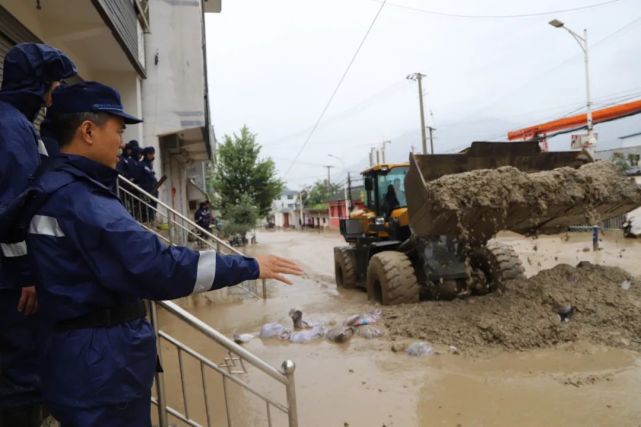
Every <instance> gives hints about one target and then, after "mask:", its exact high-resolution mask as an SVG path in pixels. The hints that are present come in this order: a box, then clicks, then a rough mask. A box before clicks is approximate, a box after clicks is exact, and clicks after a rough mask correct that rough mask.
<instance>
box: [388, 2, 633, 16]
mask: <svg viewBox="0 0 641 427" xmlns="http://www.w3.org/2000/svg"><path fill="white" fill-rule="evenodd" d="M619 1H621V0H609V1H604V2H600V3H594V4H590V5H586V6H579V7H572V8H568V9H557V10H549V11H546V12H533V13H519V14H513V15H468V14H459V13H448V12H441V11H437V10H428V9H422V8H418V7H412V6H406V5H403V4H398V3H388V4H389V6H391V7H396V8H398V9H405V10H411V11H414V12H420V13H425V14H428V15H437V16H447V17H449V18H466V19H507V18H529V17H533V16H544V15H554V14H560V13H568V12H576V11H579V10H586V9H593V8H596V7H602V6H607V5H610V4H613V3H617V2H619Z"/></svg>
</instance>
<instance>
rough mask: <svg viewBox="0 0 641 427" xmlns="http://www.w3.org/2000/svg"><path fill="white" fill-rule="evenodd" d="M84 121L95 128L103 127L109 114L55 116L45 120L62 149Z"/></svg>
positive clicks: (87, 113) (89, 113)
mask: <svg viewBox="0 0 641 427" xmlns="http://www.w3.org/2000/svg"><path fill="white" fill-rule="evenodd" d="M86 120H89V121H90V122H92V123H94V124H95V125H96V126H104V124H105V123H107V120H109V114H107V113H92V112H86V113H65V114H56V115H54V116H53V117H51V118H48V119H47V120H46V122H47V123H46V126H49V127H50V129H51V132H52V133H53V135H54V137H55V138H56V140H57V141H58V145H59V146H60V147H64V146H66V145H69V144H70V143H71V141H72V140H73V137H74V135H75V134H76V131H77V130H78V128H79V127H80V125H81V124H82V123H83V122H84V121H86Z"/></svg>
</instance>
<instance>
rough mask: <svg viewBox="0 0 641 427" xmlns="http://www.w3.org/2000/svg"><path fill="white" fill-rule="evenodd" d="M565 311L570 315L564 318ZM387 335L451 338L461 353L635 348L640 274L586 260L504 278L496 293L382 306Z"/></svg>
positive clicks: (640, 334)
mask: <svg viewBox="0 0 641 427" xmlns="http://www.w3.org/2000/svg"><path fill="white" fill-rule="evenodd" d="M559 312H561V313H567V312H569V313H568V314H569V315H568V316H567V317H568V320H567V321H563V320H562V318H563V317H566V316H565V315H562V316H560V315H559ZM383 315H384V321H385V325H386V327H387V328H388V330H389V333H390V336H392V337H395V338H396V339H397V340H398V339H400V340H401V341H402V338H403V337H406V338H411V339H414V340H416V339H420V340H426V341H429V342H432V343H435V344H442V345H445V346H449V345H454V346H456V347H458V348H459V349H460V350H461V351H463V352H464V353H475V352H479V351H483V350H484V349H491V348H502V349H508V350H526V349H533V348H542V347H549V346H553V345H556V344H561V343H567V342H572V341H578V340H581V341H584V340H587V341H590V342H593V343H597V344H605V345H609V346H614V347H624V348H630V349H634V350H637V351H640V350H641V281H640V280H639V279H634V278H632V277H631V275H630V274H629V273H627V272H625V271H624V270H621V269H619V268H616V267H603V266H596V265H592V264H588V263H586V265H582V266H580V267H571V266H569V265H567V264H561V265H558V266H556V267H554V268H552V269H550V270H544V271H541V272H540V273H539V274H537V275H536V276H533V277H531V278H530V279H519V280H514V281H511V282H508V283H507V284H506V288H505V290H504V291H502V292H501V293H500V294H499V293H495V294H489V295H486V296H479V297H471V298H468V299H465V300H455V301H449V302H439V301H426V302H422V303H418V304H408V305H401V306H393V307H386V308H385V309H384V311H383Z"/></svg>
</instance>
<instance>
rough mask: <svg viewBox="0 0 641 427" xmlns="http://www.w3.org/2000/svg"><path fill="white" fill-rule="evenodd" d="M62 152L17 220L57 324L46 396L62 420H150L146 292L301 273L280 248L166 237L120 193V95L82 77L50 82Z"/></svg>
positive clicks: (160, 294)
mask: <svg viewBox="0 0 641 427" xmlns="http://www.w3.org/2000/svg"><path fill="white" fill-rule="evenodd" d="M53 96H54V107H53V111H50V112H49V113H50V116H51V117H52V119H53V127H52V129H53V131H54V133H55V135H56V138H57V139H58V143H59V145H60V156H59V157H58V158H57V159H56V160H55V161H54V162H52V164H51V165H50V168H49V170H47V171H46V172H45V173H44V174H43V175H42V176H41V177H40V178H39V179H38V180H37V181H36V183H35V184H34V185H33V186H31V188H30V190H29V191H28V192H27V193H26V194H25V195H23V197H22V200H23V201H24V202H23V204H22V208H21V209H22V210H23V213H22V214H21V215H20V216H19V218H20V219H21V221H22V222H21V224H20V225H19V226H18V227H16V229H18V230H26V233H27V236H26V242H27V246H28V249H29V253H30V254H31V260H32V264H33V266H34V269H35V273H36V278H37V283H38V293H39V309H40V312H41V314H42V316H44V317H45V319H47V320H48V322H49V323H50V324H51V325H52V328H53V331H52V332H51V334H50V335H49V337H48V339H47V342H46V343H45V345H44V349H43V360H44V362H43V367H42V389H43V397H44V400H45V402H46V403H47V404H48V406H49V408H50V410H51V412H52V414H53V415H54V417H55V418H56V419H58V420H59V421H60V422H61V424H62V426H97V427H99V426H109V427H116V426H149V425H150V424H151V422H150V397H151V385H152V380H153V378H154V373H155V371H156V340H155V336H154V331H153V329H152V327H151V325H150V324H149V322H147V320H146V319H145V310H144V305H143V302H142V300H143V299H150V300H168V299H174V298H180V297H183V296H186V295H190V294H192V293H198V292H206V291H210V290H214V289H220V288H222V287H225V286H232V285H235V284H238V283H240V282H243V281H245V280H250V279H257V278H264V279H276V280H280V281H282V282H285V283H287V284H291V281H290V280H289V279H287V278H286V277H285V276H284V274H294V275H301V274H302V270H301V269H300V267H298V266H297V265H296V264H295V263H293V262H291V261H289V260H286V259H284V258H280V257H277V256H272V255H266V256H259V257H256V258H248V257H244V256H238V255H221V254H218V253H216V251H202V252H197V251H194V250H191V249H189V248H185V247H177V246H167V245H165V244H164V243H162V242H161V241H160V240H159V239H158V238H157V237H156V236H155V235H154V234H153V233H151V232H149V231H147V230H145V229H144V228H143V227H142V226H141V225H140V224H139V223H138V222H137V221H136V220H135V219H134V218H132V217H131V215H130V214H129V213H128V212H127V210H126V209H125V207H124V206H123V205H122V203H121V202H120V200H119V199H118V197H117V196H116V195H115V194H114V193H113V188H114V185H115V183H116V178H117V172H116V170H115V167H116V163H117V161H118V159H117V155H118V150H119V148H120V146H121V143H122V132H123V129H124V128H125V124H135V123H139V122H140V121H141V120H140V119H137V118H135V117H132V116H130V115H129V114H127V113H125V112H124V111H123V108H122V104H121V101H120V96H119V94H118V93H117V92H116V91H115V90H113V89H111V88H109V87H107V86H104V85H102V84H99V83H95V82H83V83H79V84H75V85H70V86H67V87H62V88H60V89H58V90H57V91H56V92H54V95H53Z"/></svg>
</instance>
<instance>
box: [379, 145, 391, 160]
mask: <svg viewBox="0 0 641 427" xmlns="http://www.w3.org/2000/svg"><path fill="white" fill-rule="evenodd" d="M391 143H392V141H383V143H382V144H381V160H382V161H383V163H385V144H391Z"/></svg>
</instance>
